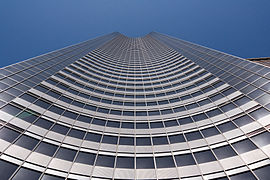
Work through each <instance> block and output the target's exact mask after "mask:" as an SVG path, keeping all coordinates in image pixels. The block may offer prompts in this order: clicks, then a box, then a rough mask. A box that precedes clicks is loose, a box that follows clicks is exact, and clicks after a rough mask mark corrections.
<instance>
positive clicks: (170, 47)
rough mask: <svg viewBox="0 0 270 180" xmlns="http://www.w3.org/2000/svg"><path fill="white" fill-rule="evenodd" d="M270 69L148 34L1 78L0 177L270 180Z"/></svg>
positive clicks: (14, 69)
mask: <svg viewBox="0 0 270 180" xmlns="http://www.w3.org/2000/svg"><path fill="white" fill-rule="evenodd" d="M269 79H270V69H269V67H266V66H263V65H260V64H257V63H254V62H249V61H247V60H244V59H242V58H239V57H235V56H232V55H229V54H225V53H222V52H219V51H216V50H213V49H209V48H206V47H203V46H200V45H196V44H194V43H190V42H187V41H183V40H180V39H176V38H174V37H170V36H167V35H164V34H160V33H156V32H152V33H150V34H148V35H146V36H144V37H141V38H129V37H126V36H124V35H122V34H120V33H111V34H108V35H105V36H102V37H98V38H96V39H92V40H88V41H85V42H82V43H79V44H76V45H73V46H69V47H66V48H63V49H60V50H56V51H53V52H50V53H47V54H44V55H41V56H38V57H34V58H31V59H28V60H25V61H21V62H19V63H16V64H13V65H10V66H7V67H3V68H1V69H0V89H1V90H0V179H1V180H7V179H14V180H38V179H39V180H62V179H70V180H71V179H83V180H84V179H85V180H86V179H88V180H89V179H93V180H101V179H108V180H109V179H112V180H120V179H121V180H133V179H138V180H154V179H158V180H165V179H166V180H177V179H178V180H179V179H183V180H208V179H219V180H226V179H230V180H242V179H245V180H253V179H254V180H256V179H260V180H269V178H270V159H269V157H270V134H269V128H270V95H269V92H270V81H269Z"/></svg>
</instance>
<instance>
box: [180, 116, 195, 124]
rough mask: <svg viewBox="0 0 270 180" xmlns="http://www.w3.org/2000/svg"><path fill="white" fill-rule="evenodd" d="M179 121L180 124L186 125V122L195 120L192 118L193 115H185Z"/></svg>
mask: <svg viewBox="0 0 270 180" xmlns="http://www.w3.org/2000/svg"><path fill="white" fill-rule="evenodd" d="M178 122H179V124H180V125H184V124H188V123H192V122H193V120H192V119H191V117H185V118H181V119H179V120H178Z"/></svg>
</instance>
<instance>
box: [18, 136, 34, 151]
mask: <svg viewBox="0 0 270 180" xmlns="http://www.w3.org/2000/svg"><path fill="white" fill-rule="evenodd" d="M37 143H38V140H37V139H34V138H31V137H29V136H26V135H22V136H21V137H20V138H19V139H18V140H17V141H16V143H15V144H16V145H18V146H21V147H24V148H26V149H29V150H32V149H34V147H35V146H36V145H37Z"/></svg>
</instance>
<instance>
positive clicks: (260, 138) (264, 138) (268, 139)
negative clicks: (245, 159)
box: [251, 132, 270, 147]
mask: <svg viewBox="0 0 270 180" xmlns="http://www.w3.org/2000/svg"><path fill="white" fill-rule="evenodd" d="M251 139H252V140H253V141H254V142H255V144H256V145H257V146H259V147H263V146H266V145H268V144H270V133H269V132H263V133H261V134H259V135H256V136H253V137H252V138H251Z"/></svg>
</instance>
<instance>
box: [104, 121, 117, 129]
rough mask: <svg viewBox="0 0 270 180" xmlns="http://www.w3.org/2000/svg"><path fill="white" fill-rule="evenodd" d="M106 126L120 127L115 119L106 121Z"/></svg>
mask: <svg viewBox="0 0 270 180" xmlns="http://www.w3.org/2000/svg"><path fill="white" fill-rule="evenodd" d="M106 126H107V127H114V128H119V127H120V122H117V121H108V122H107V125H106Z"/></svg>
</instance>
